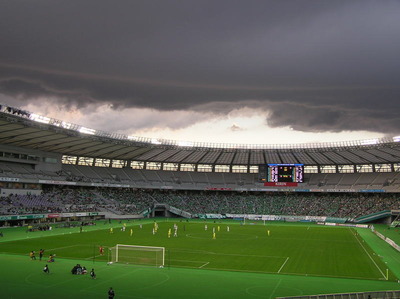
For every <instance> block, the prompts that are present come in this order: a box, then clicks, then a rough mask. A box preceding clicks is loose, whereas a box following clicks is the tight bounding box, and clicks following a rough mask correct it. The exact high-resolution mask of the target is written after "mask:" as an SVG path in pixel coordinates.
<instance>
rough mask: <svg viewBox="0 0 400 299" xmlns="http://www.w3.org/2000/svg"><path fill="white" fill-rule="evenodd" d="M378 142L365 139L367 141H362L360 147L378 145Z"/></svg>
mask: <svg viewBox="0 0 400 299" xmlns="http://www.w3.org/2000/svg"><path fill="white" fill-rule="evenodd" d="M378 142H379V140H378V139H367V140H362V141H361V145H371V144H378Z"/></svg>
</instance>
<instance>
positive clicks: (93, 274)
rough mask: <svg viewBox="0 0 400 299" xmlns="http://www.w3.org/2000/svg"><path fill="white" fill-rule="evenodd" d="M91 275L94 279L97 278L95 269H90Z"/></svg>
mask: <svg viewBox="0 0 400 299" xmlns="http://www.w3.org/2000/svg"><path fill="white" fill-rule="evenodd" d="M90 277H91V278H92V279H96V273H94V269H92V271H90Z"/></svg>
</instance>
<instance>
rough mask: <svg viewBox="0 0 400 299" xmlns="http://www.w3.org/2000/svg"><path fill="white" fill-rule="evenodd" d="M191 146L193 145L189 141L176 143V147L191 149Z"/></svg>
mask: <svg viewBox="0 0 400 299" xmlns="http://www.w3.org/2000/svg"><path fill="white" fill-rule="evenodd" d="M193 145H194V143H193V142H190V141H178V146H186V147H192V146H193Z"/></svg>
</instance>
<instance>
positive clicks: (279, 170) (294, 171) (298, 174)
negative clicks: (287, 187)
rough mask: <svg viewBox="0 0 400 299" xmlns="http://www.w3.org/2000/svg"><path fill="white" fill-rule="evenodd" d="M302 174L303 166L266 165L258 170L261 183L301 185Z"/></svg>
mask: <svg viewBox="0 0 400 299" xmlns="http://www.w3.org/2000/svg"><path fill="white" fill-rule="evenodd" d="M303 174H304V165H303V164H267V165H260V166H259V168H258V175H259V179H260V181H263V182H271V183H281V182H290V183H302V182H303Z"/></svg>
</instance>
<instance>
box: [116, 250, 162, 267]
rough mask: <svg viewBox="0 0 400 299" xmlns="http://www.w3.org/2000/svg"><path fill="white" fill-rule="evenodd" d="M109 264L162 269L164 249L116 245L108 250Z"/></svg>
mask: <svg viewBox="0 0 400 299" xmlns="http://www.w3.org/2000/svg"><path fill="white" fill-rule="evenodd" d="M110 253H111V254H110V260H109V261H110V262H112V263H123V264H133V265H145V266H155V267H160V268H162V267H164V264H165V247H154V246H140V245H126V244H117V245H115V246H114V247H111V248H110Z"/></svg>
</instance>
